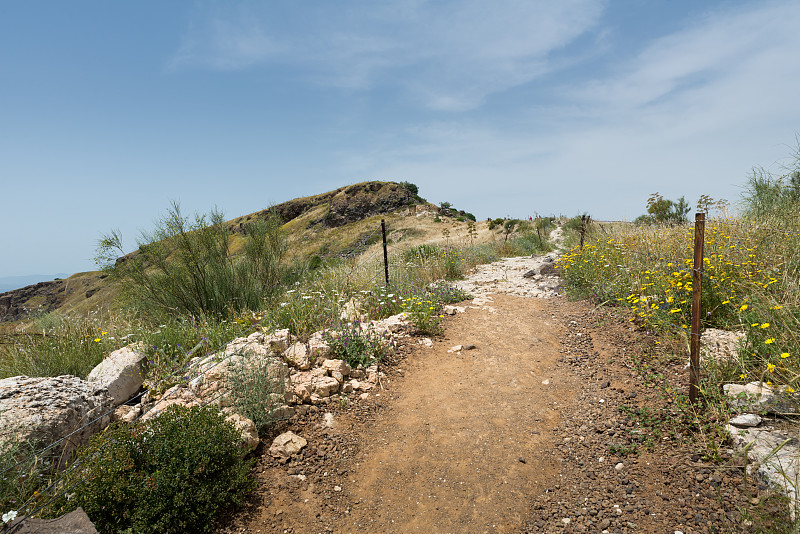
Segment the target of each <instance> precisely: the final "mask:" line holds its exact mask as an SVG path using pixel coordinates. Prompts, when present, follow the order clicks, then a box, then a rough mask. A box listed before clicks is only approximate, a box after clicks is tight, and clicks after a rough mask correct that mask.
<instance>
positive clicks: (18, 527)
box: [7, 507, 97, 534]
mask: <svg viewBox="0 0 800 534" xmlns="http://www.w3.org/2000/svg"><path fill="white" fill-rule="evenodd" d="M7 532H13V533H14V534H64V533H67V532H68V533H69V534H97V529H96V528H95V527H94V525H93V524H92V522H91V521H90V520H89V516H87V515H86V512H84V511H83V508H80V507H78V508H77V509H76V510H74V511H72V512H70V513H68V514H65V515H62V516H61V517H57V518H56V519H34V518H27V519H23V518H19V519H17V520H15V521H12V522H11V523H10V524H9V525H8V531H7Z"/></svg>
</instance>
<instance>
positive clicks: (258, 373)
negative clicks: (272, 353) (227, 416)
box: [226, 352, 286, 435]
mask: <svg viewBox="0 0 800 534" xmlns="http://www.w3.org/2000/svg"><path fill="white" fill-rule="evenodd" d="M285 380H286V376H285V372H284V368H283V367H282V366H281V365H279V364H277V363H276V362H275V361H274V360H272V359H271V358H262V357H259V356H257V355H255V354H253V353H252V352H246V353H244V354H243V355H242V356H241V357H239V358H236V359H235V360H234V361H233V362H232V363H231V364H230V365H229V366H228V370H227V373H226V381H227V386H228V390H229V391H230V394H229V395H230V398H231V400H232V402H233V407H234V409H235V410H236V411H237V412H238V413H239V414H240V415H242V416H244V417H247V418H248V419H250V420H251V421H253V423H254V424H255V425H256V428H257V429H258V433H259V435H263V434H264V433H265V432H266V431H267V430H268V429H269V428H270V427H271V426H272V424H273V423H275V422H276V421H278V417H277V416H276V415H275V411H276V408H278V407H279V406H280V405H281V404H282V402H281V400H282V397H283V393H284V389H285Z"/></svg>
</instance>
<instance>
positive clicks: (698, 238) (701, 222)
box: [689, 213, 706, 403]
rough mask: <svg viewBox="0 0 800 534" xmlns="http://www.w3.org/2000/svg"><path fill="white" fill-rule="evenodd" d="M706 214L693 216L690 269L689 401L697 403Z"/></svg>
mask: <svg viewBox="0 0 800 534" xmlns="http://www.w3.org/2000/svg"><path fill="white" fill-rule="evenodd" d="M705 226H706V214H705V213H698V214H696V215H695V216H694V267H693V268H692V334H691V339H690V340H689V401H690V402H692V403H695V402H697V393H698V391H699V388H698V385H699V383H700V319H701V318H702V315H701V309H700V303H701V299H702V296H703V237H704V234H705Z"/></svg>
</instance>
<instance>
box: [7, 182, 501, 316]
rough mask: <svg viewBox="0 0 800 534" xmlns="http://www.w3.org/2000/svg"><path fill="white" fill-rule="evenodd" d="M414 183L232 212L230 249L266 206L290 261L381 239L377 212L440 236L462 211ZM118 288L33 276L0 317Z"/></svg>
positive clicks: (65, 307)
mask: <svg viewBox="0 0 800 534" xmlns="http://www.w3.org/2000/svg"><path fill="white" fill-rule="evenodd" d="M414 189H415V188H413V186H412V188H411V189H409V187H408V186H406V185H404V184H399V183H395V182H380V181H368V182H361V183H357V184H352V185H348V186H344V187H340V188H337V189H334V190H332V191H328V192H326V193H322V194H319V195H314V196H308V197H303V198H296V199H292V200H289V201H286V202H282V203H280V204H277V205H275V206H272V207H267V208H265V209H263V210H261V211H258V212H254V213H250V214H247V215H242V216H238V217H235V218H233V219H230V220H228V221H227V222H226V224H227V225H228V228H229V229H230V230H231V232H232V234H233V237H232V243H231V250H232V251H233V253H234V254H236V253H237V252H238V250H239V246H240V243H241V241H242V240H241V236H242V235H243V233H244V232H245V228H246V226H247V224H248V223H252V222H255V221H258V220H260V219H261V220H264V219H266V218H267V217H268V216H269V215H270V214H271V213H274V214H277V215H278V217H280V220H281V222H282V223H283V227H284V229H285V230H286V232H287V234H288V239H289V258H290V259H291V260H294V261H307V260H310V259H311V258H313V257H314V256H318V257H319V258H320V259H326V258H329V257H336V256H338V257H350V256H356V255H359V254H363V253H364V252H366V251H367V250H368V249H369V248H370V247H371V246H377V244H378V243H379V242H380V239H381V236H380V232H379V231H378V230H379V229H380V220H381V219H382V218H383V219H385V220H386V224H387V232H388V234H389V235H388V239H389V242H390V243H392V244H397V243H399V242H401V241H402V242H404V243H408V244H414V243H420V242H427V241H436V240H441V239H442V228H443V226H442V223H445V224H447V223H454V222H456V221H455V220H454V219H455V218H458V217H460V218H461V219H462V220H463V219H464V217H463V216H464V215H465V212H463V211H460V212H459V211H456V210H452V209H442V208H439V207H436V206H434V205H432V204H430V203H428V202H427V201H425V200H424V199H423V198H421V197H419V196H418V195H417V194H416V192H415V191H414ZM435 220H437V221H440V222H434V221H435ZM456 226H457V227H460V228H461V231H459V230H458V229H454V230H453V239H455V238H456V236H459V235H460V236H465V235H466V225H465V224H456ZM484 226H485V225H484ZM135 254H136V251H133V252H131V253H130V254H128V255H127V256H126V257H130V256H133V255H135ZM118 293H119V288H117V287H115V285H114V284H113V283H112V282H111V281H110V279H109V278H108V276H107V274H106V273H104V272H102V271H89V272H82V273H76V274H73V275H72V276H69V277H67V278H64V279H61V280H53V281H48V282H40V283H37V284H32V285H29V286H26V287H23V288H21V289H16V290H13V291H8V292H5V293H0V323H9V322H15V321H20V320H24V319H27V318H29V317H30V316H31V315H37V314H43V313H49V312H59V313H73V314H87V313H89V312H92V311H100V310H107V309H108V308H109V307H110V306H112V303H113V301H114V298H115V297H116V296H117V294H118Z"/></svg>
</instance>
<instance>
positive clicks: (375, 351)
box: [322, 321, 388, 367]
mask: <svg viewBox="0 0 800 534" xmlns="http://www.w3.org/2000/svg"><path fill="white" fill-rule="evenodd" d="M322 337H323V339H324V340H325V341H326V342H327V343H328V345H329V346H330V347H331V351H332V352H333V353H334V354H335V355H336V356H338V357H339V358H341V359H342V360H344V361H346V362H347V364H348V365H350V366H351V367H358V366H359V365H363V366H368V365H370V364H371V363H373V362H376V361H380V360H381V359H383V357H384V356H385V355H386V351H387V350H388V348H387V345H386V340H384V338H383V337H381V335H380V334H378V333H377V332H375V331H374V330H373V329H372V328H371V327H369V326H366V325H363V324H361V323H360V322H359V321H354V322H352V323H339V324H337V325H335V326H334V327H333V328H331V329H329V330H325V331H324V332H323V333H322Z"/></svg>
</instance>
